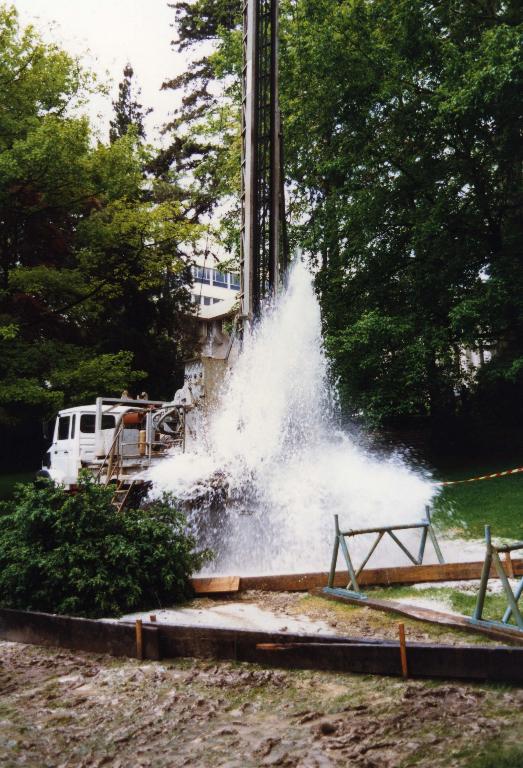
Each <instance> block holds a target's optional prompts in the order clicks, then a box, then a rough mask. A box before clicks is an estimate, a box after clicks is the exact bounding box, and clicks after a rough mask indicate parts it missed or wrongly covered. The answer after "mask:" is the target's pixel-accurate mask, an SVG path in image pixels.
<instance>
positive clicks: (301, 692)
mask: <svg viewBox="0 0 523 768" xmlns="http://www.w3.org/2000/svg"><path fill="white" fill-rule="evenodd" d="M244 599H246V600H253V599H256V602H257V603H262V604H263V605H264V607H271V608H272V609H273V610H276V611H277V612H278V613H280V614H281V616H282V621H283V620H284V618H285V616H286V615H297V614H300V615H303V614H305V615H310V616H311V618H315V617H316V616H318V617H319V616H320V614H321V618H322V619H325V618H326V617H327V619H328V620H329V621H331V622H332V623H333V624H334V623H335V624H336V629H342V630H345V629H349V628H350V630H351V634H353V635H356V634H361V633H364V634H366V635H369V634H371V635H372V636H374V637H376V636H378V635H382V636H391V637H392V636H393V635H394V633H395V632H396V628H397V622H395V621H394V620H391V619H390V617H382V618H383V622H382V625H381V628H380V615H378V614H374V613H372V612H371V611H369V610H368V609H359V608H358V609H356V610H355V611H351V610H350V609H348V610H347V609H345V607H344V606H343V607H342V608H343V610H339V609H338V606H336V605H334V606H333V605H332V604H331V603H329V604H327V605H328V607H327V605H326V604H325V603H326V601H323V600H321V599H320V598H314V597H313V598H308V597H303V596H293V595H290V596H289V595H287V596H285V595H276V596H274V595H273V596H263V595H252V594H251V595H250V596H246V597H245V598H244ZM205 603H206V601H199V602H198V603H197V605H201V606H203V605H205ZM340 623H341V625H340ZM412 624H413V625H415V626H414V627H412V626H410V623H409V627H408V635H409V634H410V637H411V639H416V640H424V639H434V637H433V636H432V635H431V633H432V632H433V630H432V628H431V627H427V625H422V624H418V622H412ZM436 631H437V632H439V633H440V634H439V637H438V639H439V640H445V641H447V640H449V638H450V640H451V641H453V642H464V641H467V642H470V639H471V637H470V636H467V637H462V636H461V635H454V634H453V633H449V632H445V633H444V634H445V637H441V632H440V630H436ZM416 633H419V634H416ZM0 694H1V695H0V765H2V767H3V768H14V767H15V766H16V767H18V766H31V767H34V768H37V767H38V768H58V767H59V766H60V767H63V768H91V767H92V768H97V767H98V766H109V767H111V768H124V766H125V768H134V767H135V766H136V767H137V768H138V767H139V766H144V767H145V766H158V768H163V767H164V766H165V767H166V768H167V767H169V768H178V766H180V768H181V766H191V767H192V766H194V767H199V766H202V768H207V766H209V767H210V766H212V768H218V767H219V768H251V767H253V768H254V767H255V766H256V767H257V766H280V767H281V768H312V767H315V768H324V767H325V768H327V767H329V766H354V768H378V766H379V767H380V768H401V767H402V766H411V765H416V766H421V767H422V768H423V767H426V768H429V766H430V768H443V767H445V768H454V766H460V767H461V766H467V767H468V766H472V765H474V760H475V758H476V757H477V755H478V754H480V753H482V752H486V753H490V754H496V753H497V750H498V745H499V744H500V743H501V742H502V741H506V742H508V743H509V744H515V745H517V744H518V743H519V744H521V743H522V742H523V690H520V689H512V688H510V687H507V686H492V685H474V684H460V683H434V682H431V681H427V682H421V681H402V680H398V679H395V678H380V677H371V676H361V675H350V674H337V673H326V672H312V671H298V672H290V671H279V670H264V669H262V668H260V667H258V666H255V665H252V664H233V663H219V664H218V663H214V662H204V661H192V660H174V661H168V662H139V661H135V660H117V659H112V658H110V657H106V656H94V655H89V654H84V653H76V652H68V651H63V650H62V651H58V650H53V649H43V648H37V647H34V646H23V645H19V644H15V643H5V642H4V643H0ZM496 764H497V763H496V762H495V761H494V762H493V763H492V765H496ZM506 765H508V764H506ZM514 765H516V764H514ZM517 765H520V763H517Z"/></svg>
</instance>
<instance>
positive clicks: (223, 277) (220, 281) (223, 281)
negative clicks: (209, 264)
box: [212, 269, 229, 288]
mask: <svg viewBox="0 0 523 768" xmlns="http://www.w3.org/2000/svg"><path fill="white" fill-rule="evenodd" d="M212 282H213V285H217V286H219V287H221V288H227V284H228V282H229V280H228V274H227V272H219V271H218V270H217V269H213V276H212Z"/></svg>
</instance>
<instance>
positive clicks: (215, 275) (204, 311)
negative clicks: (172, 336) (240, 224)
mask: <svg viewBox="0 0 523 768" xmlns="http://www.w3.org/2000/svg"><path fill="white" fill-rule="evenodd" d="M219 266H220V261H219V259H218V257H217V256H213V255H212V254H209V253H207V254H205V255H201V256H196V257H195V258H194V266H193V267H192V275H193V286H192V288H191V300H192V302H193V303H194V304H195V305H196V313H197V316H198V317H199V318H201V319H202V320H212V319H214V318H216V317H222V316H225V315H230V314H231V313H232V312H233V310H234V309H235V305H237V303H238V294H239V291H240V276H239V274H237V273H234V272H224V271H221V270H220V268H219Z"/></svg>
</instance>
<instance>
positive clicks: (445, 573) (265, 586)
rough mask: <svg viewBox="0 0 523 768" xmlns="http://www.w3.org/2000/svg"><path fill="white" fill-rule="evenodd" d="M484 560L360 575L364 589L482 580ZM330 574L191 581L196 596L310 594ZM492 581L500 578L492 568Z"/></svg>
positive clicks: (521, 572)
mask: <svg viewBox="0 0 523 768" xmlns="http://www.w3.org/2000/svg"><path fill="white" fill-rule="evenodd" d="M482 568H483V560H481V561H475V562H470V563H442V564H440V563H436V564H433V565H407V566H398V567H394V568H368V569H366V570H364V571H362V573H361V574H360V575H359V576H358V583H359V584H360V585H361V586H366V587H368V586H382V587H387V586H392V585H394V584H420V583H423V582H438V581H469V580H471V579H479V578H481V572H482ZM506 571H507V575H508V576H510V577H514V576H523V559H520V560H515V559H513V560H510V559H508V560H507V561H506ZM328 578H329V574H328V572H327V571H323V572H316V573H288V574H275V575H269V576H215V577H200V578H194V579H192V585H193V588H194V591H195V593H196V594H197V595H210V594H217V593H222V594H226V593H234V592H245V591H246V590H263V591H267V592H308V591H310V590H313V589H319V588H320V587H324V586H326V584H327V581H328ZM491 578H497V573H496V571H495V569H494V567H492V569H491ZM348 580H349V574H348V572H347V571H337V572H336V575H335V578H334V586H335V587H345V586H346V585H347V583H348Z"/></svg>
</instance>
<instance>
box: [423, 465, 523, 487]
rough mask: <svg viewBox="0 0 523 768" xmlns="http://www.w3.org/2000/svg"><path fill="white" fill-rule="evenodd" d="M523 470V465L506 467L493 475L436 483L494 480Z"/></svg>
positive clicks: (458, 483) (449, 483)
mask: <svg viewBox="0 0 523 768" xmlns="http://www.w3.org/2000/svg"><path fill="white" fill-rule="evenodd" d="M519 472H523V467H516V469H506V470H505V471H504V472H493V473H492V474H491V475H481V476H480V477H469V478H468V479H467V480H446V481H438V480H436V481H435V485H461V483H475V482H476V481H477V480H492V478H494V477H506V475H517V474H518V473H519Z"/></svg>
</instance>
